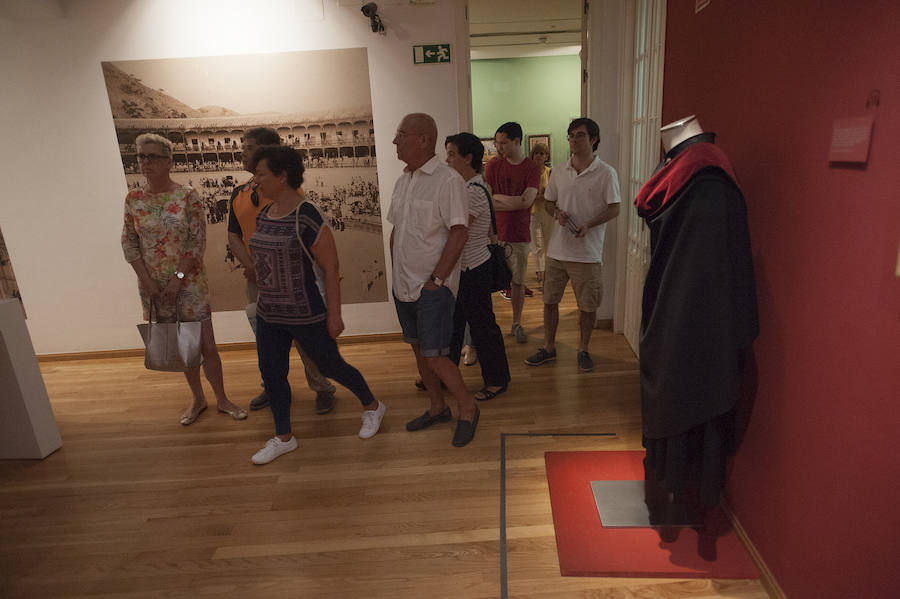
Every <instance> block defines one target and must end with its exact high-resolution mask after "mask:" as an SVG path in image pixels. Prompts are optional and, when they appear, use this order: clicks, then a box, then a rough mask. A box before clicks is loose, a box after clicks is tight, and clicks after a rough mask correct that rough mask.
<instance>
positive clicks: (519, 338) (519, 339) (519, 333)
mask: <svg viewBox="0 0 900 599" xmlns="http://www.w3.org/2000/svg"><path fill="white" fill-rule="evenodd" d="M512 333H513V335H515V336H516V343H526V342H527V341H528V334H527V333H526V332H525V329H524V328H523V327H522V325H521V324H519V323H516V324H514V325H513V328H512Z"/></svg>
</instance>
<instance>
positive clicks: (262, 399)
mask: <svg viewBox="0 0 900 599" xmlns="http://www.w3.org/2000/svg"><path fill="white" fill-rule="evenodd" d="M268 405H269V394H268V393H266V390H265V389H263V391H262V393H260V394H259V395H257V396H256V397H254V398H253V399H251V400H250V409H251V410H262V409H263V408H265V407H268ZM273 459H274V458H273Z"/></svg>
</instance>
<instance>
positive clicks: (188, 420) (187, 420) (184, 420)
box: [181, 404, 206, 426]
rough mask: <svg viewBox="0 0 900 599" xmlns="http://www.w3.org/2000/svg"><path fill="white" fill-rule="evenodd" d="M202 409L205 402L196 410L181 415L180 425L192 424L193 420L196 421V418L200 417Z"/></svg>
mask: <svg viewBox="0 0 900 599" xmlns="http://www.w3.org/2000/svg"><path fill="white" fill-rule="evenodd" d="M204 410H206V405H205V404H204V405H203V407H202V408H200V409H199V410H197V411H196V412H191V413H188V414H185V415H183V416H182V417H181V426H188V425H189V424H194V423H195V422H197V418H200V414H202V413H203V411H204Z"/></svg>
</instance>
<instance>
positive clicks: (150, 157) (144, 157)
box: [137, 154, 168, 162]
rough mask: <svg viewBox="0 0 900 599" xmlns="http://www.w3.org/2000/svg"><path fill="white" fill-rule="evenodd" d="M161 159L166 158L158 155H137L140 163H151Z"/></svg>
mask: <svg viewBox="0 0 900 599" xmlns="http://www.w3.org/2000/svg"><path fill="white" fill-rule="evenodd" d="M163 158H168V156H162V155H160V154H138V155H137V159H138V160H139V161H141V162H143V161H145V160H149V161H151V162H152V161H154V160H161V159H163Z"/></svg>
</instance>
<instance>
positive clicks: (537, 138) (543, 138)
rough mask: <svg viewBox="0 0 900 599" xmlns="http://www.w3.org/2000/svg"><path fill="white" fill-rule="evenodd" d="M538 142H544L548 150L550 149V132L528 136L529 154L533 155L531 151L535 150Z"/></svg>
mask: <svg viewBox="0 0 900 599" xmlns="http://www.w3.org/2000/svg"><path fill="white" fill-rule="evenodd" d="M537 144H544V145H545V146H547V151H548V152H549V151H550V134H549V133H545V134H543V135H529V136H528V155H529V156H531V151H532V150H534V146H536V145H537Z"/></svg>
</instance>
